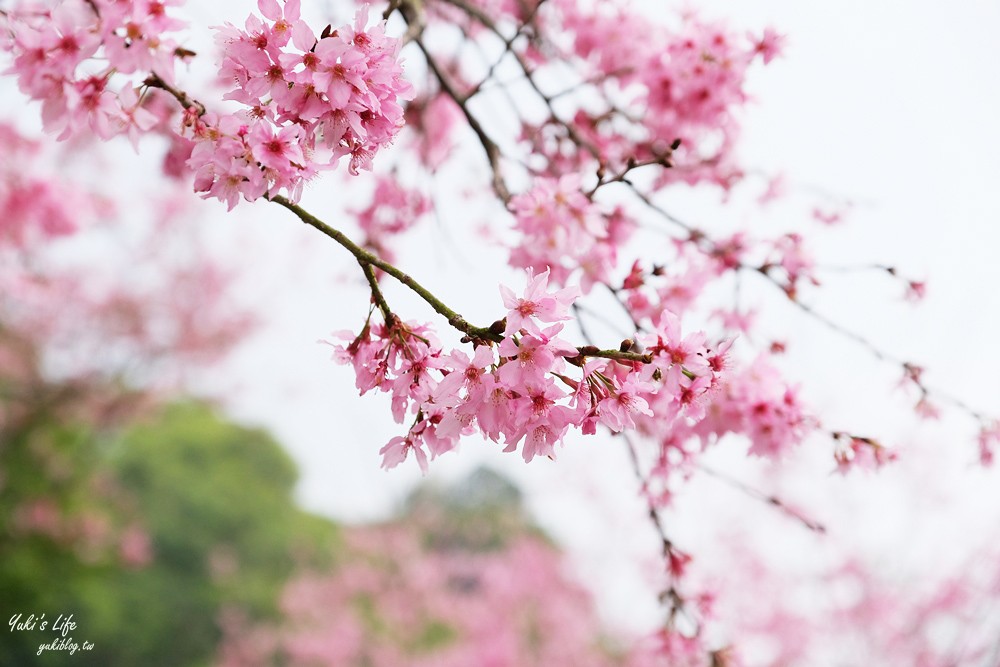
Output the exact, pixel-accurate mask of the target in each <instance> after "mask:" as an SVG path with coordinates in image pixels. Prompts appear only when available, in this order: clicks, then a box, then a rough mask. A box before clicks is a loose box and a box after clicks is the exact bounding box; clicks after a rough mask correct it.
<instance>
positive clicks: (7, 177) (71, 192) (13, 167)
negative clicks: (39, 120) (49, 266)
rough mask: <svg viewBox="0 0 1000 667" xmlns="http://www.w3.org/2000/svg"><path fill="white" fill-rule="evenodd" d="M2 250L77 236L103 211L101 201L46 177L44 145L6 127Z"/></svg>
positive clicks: (0, 195) (2, 136)
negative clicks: (88, 222)
mask: <svg viewBox="0 0 1000 667" xmlns="http://www.w3.org/2000/svg"><path fill="white" fill-rule="evenodd" d="M0 152H2V153H3V155H4V160H3V162H2V163H0V210H2V211H3V212H4V214H3V217H2V218H0V250H3V249H4V248H5V247H13V248H24V247H26V246H27V247H31V246H33V245H35V244H38V243H41V242H47V241H49V240H50V239H53V238H55V237H59V236H67V235H69V234H72V233H74V232H75V231H76V230H77V228H78V226H79V225H80V224H81V223H83V222H85V221H86V220H87V219H88V218H90V217H92V216H93V214H94V213H96V212H97V211H98V210H99V209H100V208H102V207H101V204H100V198H98V197H96V196H94V195H93V194H91V193H88V192H85V191H83V190H82V189H79V188H76V187H73V186H72V185H70V184H68V183H56V182H53V181H52V180H51V179H49V178H45V177H44V176H43V175H42V174H43V173H44V170H43V169H42V168H41V166H40V165H41V163H42V162H43V160H44V157H45V156H44V155H43V151H42V146H41V144H39V142H37V141H34V140H31V139H28V138H27V137H25V136H23V135H22V134H21V133H20V132H18V131H17V130H16V129H15V128H14V127H13V126H12V125H9V124H7V123H4V122H0Z"/></svg>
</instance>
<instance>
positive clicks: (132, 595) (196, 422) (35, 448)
mask: <svg viewBox="0 0 1000 667" xmlns="http://www.w3.org/2000/svg"><path fill="white" fill-rule="evenodd" d="M65 389H66V388H63V390H65ZM50 390H51V392H53V396H56V395H59V394H60V392H59V391H57V390H56V388H50ZM62 394H63V395H68V393H67V392H66V391H63V392H62ZM34 403H37V405H36V406H35V410H34V412H33V413H32V415H31V418H30V419H20V420H17V422H16V423H15V422H14V421H11V420H6V421H5V423H4V428H3V430H2V432H3V436H4V438H3V441H2V444H0V470H2V471H3V484H2V486H0V563H2V567H0V600H2V607H3V611H4V613H5V616H4V618H5V622H6V621H9V619H10V618H11V617H12V616H14V615H16V614H23V616H24V617H25V618H26V617H27V616H28V615H29V614H35V615H36V616H40V615H41V614H42V613H45V614H46V620H48V621H49V623H50V625H51V623H52V622H54V621H55V620H56V618H57V616H58V615H59V614H63V615H64V616H66V615H69V614H74V616H75V618H74V620H75V621H76V622H77V623H78V626H77V628H76V630H75V631H74V632H72V633H70V634H71V635H72V636H73V638H74V641H76V643H79V644H82V640H87V641H88V642H92V643H93V644H94V648H93V650H92V651H90V652H88V653H87V654H86V656H82V655H81V654H79V653H78V654H76V655H74V656H70V655H68V654H67V652H65V651H62V652H60V651H53V652H45V653H44V654H43V655H42V656H40V657H39V656H36V653H37V651H38V649H39V645H40V644H43V643H48V642H50V641H52V640H53V639H55V638H56V635H57V633H54V632H51V631H45V632H42V631H39V630H38V629H36V630H35V631H20V632H11V631H10V630H9V628H8V629H7V631H6V632H4V633H2V639H0V664H3V665H27V664H45V665H49V664H52V665H58V664H77V665H79V664H95V665H96V664H100V665H129V666H132V665H140V664H141V665H151V666H156V665H164V666H168V665H169V666H171V667H173V666H176V665H203V664H209V663H210V661H211V660H212V658H213V653H214V650H215V647H216V644H217V642H218V640H219V638H220V629H219V627H218V619H219V617H220V614H221V613H222V611H223V609H224V608H228V607H236V608H239V609H240V610H241V613H244V614H246V615H248V616H249V617H250V618H258V619H264V618H268V617H272V616H274V615H275V614H276V613H277V608H276V600H277V596H278V593H279V592H280V590H281V588H282V586H283V585H284V582H285V580H286V578H287V577H288V576H289V575H290V574H291V573H292V571H293V570H294V569H295V568H297V567H300V566H321V565H322V564H323V563H324V562H325V560H326V559H327V558H329V554H331V553H333V552H334V551H335V546H336V543H337V538H338V532H337V529H336V527H335V526H334V525H333V524H331V523H330V522H328V521H326V520H324V519H320V518H318V517H315V516H312V515H309V514H307V513H305V512H303V511H302V510H300V509H298V508H297V506H296V505H295V503H294V501H293V498H292V492H293V488H294V485H295V481H296V476H297V473H296V469H295V466H294V463H293V462H292V461H291V459H290V458H289V457H288V455H287V454H286V453H285V452H284V450H283V449H282V448H281V447H280V446H279V445H278V444H277V443H276V442H275V441H274V440H273V439H272V438H271V437H270V436H269V435H268V434H267V433H265V432H263V431H260V430H255V429H249V428H244V427H240V426H236V425H234V424H231V423H229V422H226V421H225V420H223V419H222V418H220V417H219V416H217V415H216V414H215V412H214V411H213V410H212V409H211V408H209V407H208V406H206V405H203V404H199V403H195V402H187V403H180V404H174V405H171V406H169V407H167V408H165V409H162V410H158V411H156V412H155V413H154V415H153V416H152V417H148V418H145V419H143V420H141V422H140V423H139V424H137V425H132V426H130V427H128V428H125V429H119V430H109V429H106V428H97V427H95V425H94V421H93V420H88V419H85V418H82V417H81V415H80V413H79V411H65V410H55V409H42V408H43V406H44V403H38V402H34ZM50 403H51V404H52V405H53V406H55V405H56V404H57V403H58V402H57V401H51V402H50ZM5 414H7V413H5ZM81 659H82V662H81Z"/></svg>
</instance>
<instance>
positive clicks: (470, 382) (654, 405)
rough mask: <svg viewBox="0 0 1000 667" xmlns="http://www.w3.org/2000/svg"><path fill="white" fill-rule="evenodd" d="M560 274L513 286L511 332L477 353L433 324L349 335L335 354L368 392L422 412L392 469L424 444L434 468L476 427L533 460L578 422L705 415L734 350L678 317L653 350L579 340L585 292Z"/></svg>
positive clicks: (398, 324)
mask: <svg viewBox="0 0 1000 667" xmlns="http://www.w3.org/2000/svg"><path fill="white" fill-rule="evenodd" d="M529 275H530V274H529ZM548 280H549V274H548V273H541V274H539V275H536V276H531V277H530V280H529V283H528V286H527V287H526V289H525V292H524V294H523V295H522V296H517V295H515V294H514V293H513V292H512V291H511V290H509V289H508V288H506V287H502V288H501V294H502V296H503V303H504V306H505V307H506V308H507V309H508V310H507V314H506V317H505V318H504V319H503V320H502V321H501V322H500V323H502V331H503V334H502V336H498V337H499V338H500V340H499V343H498V344H496V345H493V344H492V343H493V342H494V341H478V342H479V344H478V346H477V347H476V348H475V352H474V354H473V356H472V358H471V359H470V358H469V357H468V355H466V354H465V353H464V352H462V351H460V350H454V351H452V352H450V353H448V354H445V353H444V352H443V351H442V349H441V347H440V345H439V344H438V343H437V341H436V339H435V338H434V337H433V336H432V335H431V334H430V331H429V329H428V328H427V327H426V326H421V325H416V324H413V323H407V322H402V321H400V320H399V319H398V318H395V317H392V318H390V320H389V321H388V322H382V323H375V324H371V323H370V322H369V323H368V324H366V326H365V327H364V329H362V331H361V333H360V334H358V335H356V336H355V335H354V334H352V333H350V332H347V333H343V334H340V335H339V337H340V338H341V339H343V340H344V341H346V342H347V344H346V345H338V346H336V355H335V358H336V359H337V360H338V361H340V362H341V363H347V364H351V365H352V366H353V367H354V370H355V374H356V378H357V379H356V384H357V387H358V389H359V390H360V391H361V393H362V394H364V393H366V392H368V391H370V390H372V389H378V390H380V391H384V392H388V393H390V394H391V395H392V412H393V417H394V418H395V420H396V422H397V423H403V422H404V420H405V419H406V415H407V414H412V415H414V417H413V422H412V425H411V426H410V428H409V430H408V432H407V433H406V435H403V436H397V437H395V438H393V439H392V440H390V441H389V443H388V444H387V445H386V446H385V447H384V448H383V449H382V450H381V454H382V456H383V465H384V466H385V467H388V468H391V467H393V466H395V465H397V464H398V463H400V462H401V461H403V460H405V459H406V457H407V456H408V455H409V453H410V452H411V451H412V452H413V454H414V456H415V457H416V458H417V461H418V463H419V464H420V466H421V468H426V465H427V458H428V453H429V454H430V455H431V456H432V457H436V456H438V455H440V454H443V453H444V452H448V451H451V450H453V449H454V448H455V447H456V446H457V445H458V441H459V438H460V436H463V435H471V434H472V433H475V432H478V433H480V434H481V435H483V436H484V437H486V438H488V439H490V440H492V441H494V442H499V441H501V439H502V440H503V442H504V444H505V446H506V447H505V449H504V451H507V452H511V451H514V450H516V449H517V448H518V447H519V446H520V449H521V455H522V456H523V457H524V460H525V461H530V460H531V459H533V458H534V457H535V456H548V457H554V456H555V446H556V445H557V444H559V443H561V442H562V440H563V439H564V438H565V437H566V435H567V433H568V432H569V431H570V429H571V428H575V429H579V430H580V431H581V432H582V433H584V434H593V433H595V432H596V430H597V427H598V426H599V425H601V426H605V427H607V428H608V429H610V430H611V431H613V432H618V431H622V430H624V429H633V428H635V427H636V423H637V420H639V419H646V420H648V421H649V422H650V423H655V424H656V427H657V428H658V429H662V430H669V428H670V425H671V424H672V423H673V422H675V421H679V420H683V419H684V418H687V417H691V418H698V417H699V416H700V414H701V411H702V410H703V407H702V406H701V399H702V397H703V396H704V395H705V394H706V393H707V392H708V391H710V390H712V389H713V388H715V387H716V386H717V383H718V377H719V376H718V371H719V370H721V368H722V367H723V366H724V365H725V355H726V349H725V348H720V349H719V350H717V351H715V352H712V351H711V350H709V349H708V348H707V347H706V346H705V338H704V336H703V335H700V334H692V335H689V336H688V337H686V338H683V339H682V338H681V337H680V324H679V322H678V321H677V319H676V318H673V317H671V316H669V315H665V316H664V319H663V322H662V324H661V327H660V328H659V329H658V330H657V332H656V333H655V334H652V335H650V336H648V337H640V338H639V340H638V344H639V345H640V346H642V345H645V346H646V350H647V352H646V354H645V355H642V354H638V353H632V354H627V353H626V352H621V353H620V354H617V353H616V352H614V351H612V352H610V353H607V352H602V351H600V350H598V349H597V348H590V347H584V348H577V347H574V346H573V345H571V344H570V343H568V342H567V341H566V340H564V339H563V338H561V337H560V335H559V334H560V333H561V332H562V330H563V327H564V322H565V320H568V319H569V315H568V314H567V312H568V309H569V307H570V306H571V305H572V304H573V303H574V301H575V300H576V298H577V297H578V296H579V291H578V290H577V289H576V288H563V289H560V290H557V291H554V292H550V291H548ZM497 329H498V330H499V329H500V327H497ZM609 357H610V358H609ZM571 367H572V368H575V369H576V371H572V370H571Z"/></svg>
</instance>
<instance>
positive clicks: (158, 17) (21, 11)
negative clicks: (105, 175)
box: [0, 0, 190, 141]
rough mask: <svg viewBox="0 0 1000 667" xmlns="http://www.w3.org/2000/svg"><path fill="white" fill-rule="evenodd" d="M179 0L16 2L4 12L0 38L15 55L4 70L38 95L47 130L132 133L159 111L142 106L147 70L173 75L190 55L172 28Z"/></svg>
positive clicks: (61, 134)
mask: <svg viewBox="0 0 1000 667" xmlns="http://www.w3.org/2000/svg"><path fill="white" fill-rule="evenodd" d="M178 4H180V0H156V1H142V2H139V1H135V2H133V1H128V2H121V1H116V0H90V1H88V0H64V1H62V2H54V3H53V2H30V1H27V0H24V1H21V2H17V3H15V5H14V7H13V8H11V9H9V10H7V11H6V12H5V14H4V19H5V21H4V22H5V23H6V26H5V27H6V31H7V35H6V36H5V38H2V41H0V46H2V48H3V49H5V50H7V51H9V52H10V53H11V55H12V56H13V64H12V66H11V67H10V69H8V70H7V72H6V73H8V74H13V75H15V76H16V77H17V82H18V86H19V87H20V89H21V91H22V92H23V93H24V94H26V95H28V96H29V97H30V98H31V99H34V100H38V101H40V102H41V103H42V122H43V123H44V126H45V129H46V131H48V132H51V133H54V134H56V135H58V138H59V139H68V138H70V137H72V136H78V135H81V134H86V133H88V132H92V133H93V134H95V135H97V136H98V137H99V138H101V139H110V138H111V137H113V136H116V135H119V134H127V135H129V136H130V137H131V138H132V139H133V141H135V139H136V138H137V136H138V135H139V134H142V133H144V132H147V131H148V130H150V129H151V128H152V127H154V126H155V125H156V123H157V119H156V117H155V116H153V115H152V114H151V113H150V112H149V111H147V110H146V109H145V108H143V105H142V96H141V94H140V88H139V85H140V83H141V82H142V81H143V80H144V79H145V77H146V76H147V75H149V74H155V76H157V77H158V78H159V79H160V80H162V81H164V82H166V83H171V82H172V81H173V79H174V62H175V60H176V59H177V58H182V57H186V56H188V55H190V53H189V52H188V51H186V50H184V49H183V48H182V47H181V46H179V44H178V43H177V42H176V41H175V40H174V39H173V38H172V37H171V36H170V33H172V32H173V31H176V30H178V29H180V28H182V27H183V23H182V22H180V21H179V20H177V19H176V18H174V17H172V16H171V15H170V14H169V13H168V12H169V9H170V8H171V7H173V6H176V5H178Z"/></svg>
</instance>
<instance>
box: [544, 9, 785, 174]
mask: <svg viewBox="0 0 1000 667" xmlns="http://www.w3.org/2000/svg"><path fill="white" fill-rule="evenodd" d="M557 5H558V6H560V8H561V9H562V23H563V25H564V26H565V30H566V34H567V35H568V36H569V37H570V38H571V39H572V45H571V48H572V51H573V52H574V53H575V54H576V55H577V56H578V57H580V58H582V59H584V61H585V62H586V63H587V66H588V67H589V74H588V75H587V76H586V77H585V78H586V79H587V80H594V81H597V82H598V83H599V87H600V88H601V89H602V90H603V91H604V92H605V93H606V94H607V96H608V99H609V100H616V99H618V100H622V104H624V105H626V107H627V108H628V109H629V112H628V113H627V114H624V113H610V114H608V115H607V116H604V117H600V116H598V117H595V116H594V115H593V114H578V115H577V117H576V119H575V120H576V121H580V122H578V123H577V125H578V127H579V128H580V131H581V132H582V133H583V134H584V135H585V136H586V139H587V141H588V145H589V147H591V148H597V149H598V150H599V154H600V155H601V156H602V158H603V159H604V160H605V161H610V162H621V161H622V159H623V158H628V157H633V158H636V159H647V158H649V157H651V156H653V157H656V156H660V157H665V156H670V157H671V162H672V163H673V164H675V165H676V168H675V169H672V170H665V171H663V172H661V174H660V176H659V181H658V185H663V184H667V183H672V182H677V181H683V182H686V183H689V184H695V183H698V182H704V181H708V182H714V183H717V184H718V185H721V186H723V187H726V188H728V187H729V186H730V185H731V184H732V183H733V182H734V181H735V180H736V179H738V178H740V177H741V176H742V170H741V169H740V167H739V166H738V165H737V164H736V163H735V161H734V160H733V158H732V156H731V152H732V148H733V146H734V142H735V139H736V137H737V135H738V129H739V128H738V123H737V120H736V117H735V115H734V110H735V109H737V108H738V107H740V106H741V105H742V104H743V103H745V102H746V100H747V94H746V92H745V83H746V73H747V69H748V67H749V66H750V65H751V63H753V61H754V60H756V59H757V58H758V57H760V58H761V60H762V61H763V62H764V63H765V64H766V63H768V62H770V61H771V60H772V59H773V58H774V57H775V56H776V55H778V54H779V53H780V51H781V46H782V41H783V39H782V37H781V36H780V35H778V34H777V33H775V32H774V31H773V30H767V31H765V32H764V34H763V36H761V37H759V38H757V37H744V36H741V35H737V34H734V33H733V32H732V31H730V30H728V29H727V28H725V27H724V26H721V25H716V24H711V23H704V22H701V21H699V20H698V19H697V18H696V17H695V16H694V15H693V14H688V15H686V16H685V17H684V18H683V24H682V25H681V27H680V28H679V29H670V28H668V27H666V26H663V25H660V24H656V23H652V22H650V21H649V20H648V18H647V17H644V16H642V15H641V14H640V13H639V12H636V11H635V10H634V8H632V7H629V6H628V5H627V3H620V2H609V3H599V4H598V5H596V6H595V8H594V9H593V10H590V11H588V10H584V9H583V8H582V7H580V6H579V4H578V3H576V2H574V1H573V0H564V1H563V2H561V3H557ZM612 111H613V112H616V111H617V107H615V108H613V109H612ZM588 116H589V119H588ZM615 116H621V117H623V118H621V119H620V120H624V121H627V122H626V124H625V125H622V124H621V123H618V124H616V123H614V122H612V120H613V119H614V118H615ZM625 127H628V130H626V129H625ZM639 129H641V132H640V133H639V134H637V133H636V132H637V130H639ZM677 139H680V140H681V141H680V143H679V144H677V143H675V140H677Z"/></svg>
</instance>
